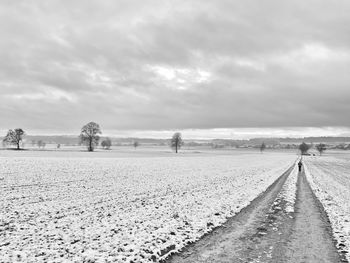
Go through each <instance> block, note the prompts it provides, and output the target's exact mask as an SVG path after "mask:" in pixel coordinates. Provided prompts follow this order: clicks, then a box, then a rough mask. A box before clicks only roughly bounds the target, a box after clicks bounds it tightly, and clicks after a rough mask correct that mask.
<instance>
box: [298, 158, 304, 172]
mask: <svg viewBox="0 0 350 263" xmlns="http://www.w3.org/2000/svg"><path fill="white" fill-rule="evenodd" d="M302 166H303V163H302V162H301V160H300V161H299V162H298V167H299V172H301V167H302Z"/></svg>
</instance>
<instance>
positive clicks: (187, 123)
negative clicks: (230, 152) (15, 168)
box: [0, 0, 350, 131]
mask: <svg viewBox="0 0 350 263" xmlns="http://www.w3.org/2000/svg"><path fill="white" fill-rule="evenodd" d="M349 12H350V3H348V1H345V0H340V1H337V2H336V3H334V2H332V1H321V0H311V1H307V2H305V1H301V0H298V1H289V2H285V1H277V0H269V1H263V2H262V1H256V0H255V1H253V0H247V1H231V0H230V1H229V0H222V1H210V2H209V3H203V1H197V0H191V1H155V0H149V1H134V0H131V1H130V0H128V1H102V2H101V1H86V0H85V1H82V0H81V1H70V2H65V3H64V4H63V3H62V1H54V0H51V1H30V0H26V1H2V3H1V4H0V34H1V37H0V91H1V93H0V100H1V103H0V111H1V117H0V121H1V122H0V123H1V125H0V128H1V129H6V128H13V127H17V126H18V127H23V128H25V129H33V130H42V131H45V130H57V131H72V130H74V128H75V129H77V130H79V128H80V126H81V125H82V124H84V123H85V122H87V121H90V120H95V121H97V122H99V123H100V124H101V126H102V127H104V128H105V129H107V130H123V129H124V130H127V129H151V130H155V129H191V128H234V127H292V126H296V127H311V126H312V127H323V126H343V127H345V126H346V127H349V126H350V125H349V123H348V117H347V116H346V114H345V113H346V112H348V111H349V110H350V104H349V103H348V98H349V97H350V89H349V88H348V84H349V83H350V82H349V81H350V75H349V74H348V69H349V66H350V49H349V44H350V32H349V29H348V27H347V25H349V24H350V16H348V14H349ZM73 127H74V128H73Z"/></svg>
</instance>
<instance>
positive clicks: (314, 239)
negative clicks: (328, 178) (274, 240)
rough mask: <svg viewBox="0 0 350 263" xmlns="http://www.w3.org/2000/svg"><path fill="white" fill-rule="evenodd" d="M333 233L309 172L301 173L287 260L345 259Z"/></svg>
mask: <svg viewBox="0 0 350 263" xmlns="http://www.w3.org/2000/svg"><path fill="white" fill-rule="evenodd" d="M331 233H332V229H331V227H330V225H329V222H328V218H327V215H326V213H325V211H324V209H323V207H322V205H321V203H320V202H319V201H318V199H317V198H316V196H315V195H314V193H313V192H312V190H311V188H310V186H309V184H308V182H307V180H306V176H305V174H304V173H301V174H300V175H299V181H298V193H297V202H296V220H295V224H294V226H293V232H292V235H291V237H290V240H289V242H288V244H287V247H288V250H287V253H286V261H285V262H288V263H299V262H300V263H301V262H308V263H322V262H342V261H341V259H340V256H339V255H338V253H337V251H336V249H335V244H334V242H333V237H332V234H331ZM343 262H344V261H343ZM345 262H346V261H345Z"/></svg>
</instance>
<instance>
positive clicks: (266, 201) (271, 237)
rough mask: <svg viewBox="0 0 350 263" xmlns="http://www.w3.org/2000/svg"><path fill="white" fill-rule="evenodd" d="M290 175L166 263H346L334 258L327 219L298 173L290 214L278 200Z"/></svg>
mask: <svg viewBox="0 0 350 263" xmlns="http://www.w3.org/2000/svg"><path fill="white" fill-rule="evenodd" d="M290 172H291V169H289V170H288V171H286V172H285V173H284V174H283V175H282V176H281V177H280V178H279V179H278V180H277V181H276V182H275V183H274V184H272V185H271V186H270V187H269V188H268V189H267V190H266V191H265V192H264V193H263V194H261V195H260V196H258V197H257V198H256V199H255V200H254V201H252V203H251V204H250V205H249V206H247V207H246V208H244V209H243V210H242V211H241V212H240V213H238V214H237V215H235V216H234V217H232V218H231V219H229V220H228V221H227V222H226V223H225V224H224V225H223V226H221V227H218V228H217V229H215V230H214V231H213V232H211V233H210V234H208V235H206V236H204V237H203V238H201V239H200V240H199V241H197V242H195V243H194V244H191V245H189V246H187V247H186V248H185V249H184V250H183V251H182V252H181V253H178V254H175V255H173V256H171V257H170V258H168V259H167V260H166V261H165V262H167V263H168V262H169V263H170V262H171V263H174V262H175V263H180V262H182V263H200V262H218V263H226V262H230V263H232V262H233V263H236V262H237V263H240V262H247V263H248V262H252V263H253V262H256V263H258V262H260V263H262V262H269V263H270V262H271V263H284V262H285V263H291V262H293V263H299V262H300V263H301V262H305V263H314V262H315V263H316V262H318V263H322V262H330V263H337V262H347V261H346V260H345V258H344V256H343V255H340V254H338V252H337V250H336V247H335V242H334V240H333V237H332V229H331V227H330V224H329V221H328V218H327V215H326V213H325V211H324V209H323V207H322V205H321V203H320V202H319V201H318V199H317V198H316V196H315V195H314V193H313V192H312V190H311V188H310V186H309V184H308V182H307V180H306V177H305V174H304V173H303V172H302V173H299V176H298V185H297V200H296V205H295V213H286V212H285V210H284V208H285V201H284V200H283V199H281V198H280V197H279V195H278V194H279V192H280V191H281V189H282V187H283V184H284V183H285V181H286V179H287V177H288V175H289V174H290Z"/></svg>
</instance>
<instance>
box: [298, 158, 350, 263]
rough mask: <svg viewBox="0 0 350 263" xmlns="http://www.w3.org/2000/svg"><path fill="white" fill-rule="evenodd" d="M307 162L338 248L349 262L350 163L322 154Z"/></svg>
mask: <svg viewBox="0 0 350 263" xmlns="http://www.w3.org/2000/svg"><path fill="white" fill-rule="evenodd" d="M304 163H306V165H304V168H305V174H306V177H307V179H308V181H309V183H310V185H311V188H312V189H313V191H314V192H315V194H316V196H317V198H318V199H319V200H320V202H321V203H322V205H323V207H324V209H325V210H326V212H327V214H328V217H329V220H330V222H331V224H332V228H333V233H334V237H335V239H336V240H337V247H338V249H339V250H340V251H345V254H346V256H347V259H348V260H349V261H350V174H349V170H350V162H349V160H344V159H340V158H335V157H328V156H327V157H326V156H321V157H308V158H305V159H304ZM346 252H347V253H346Z"/></svg>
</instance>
